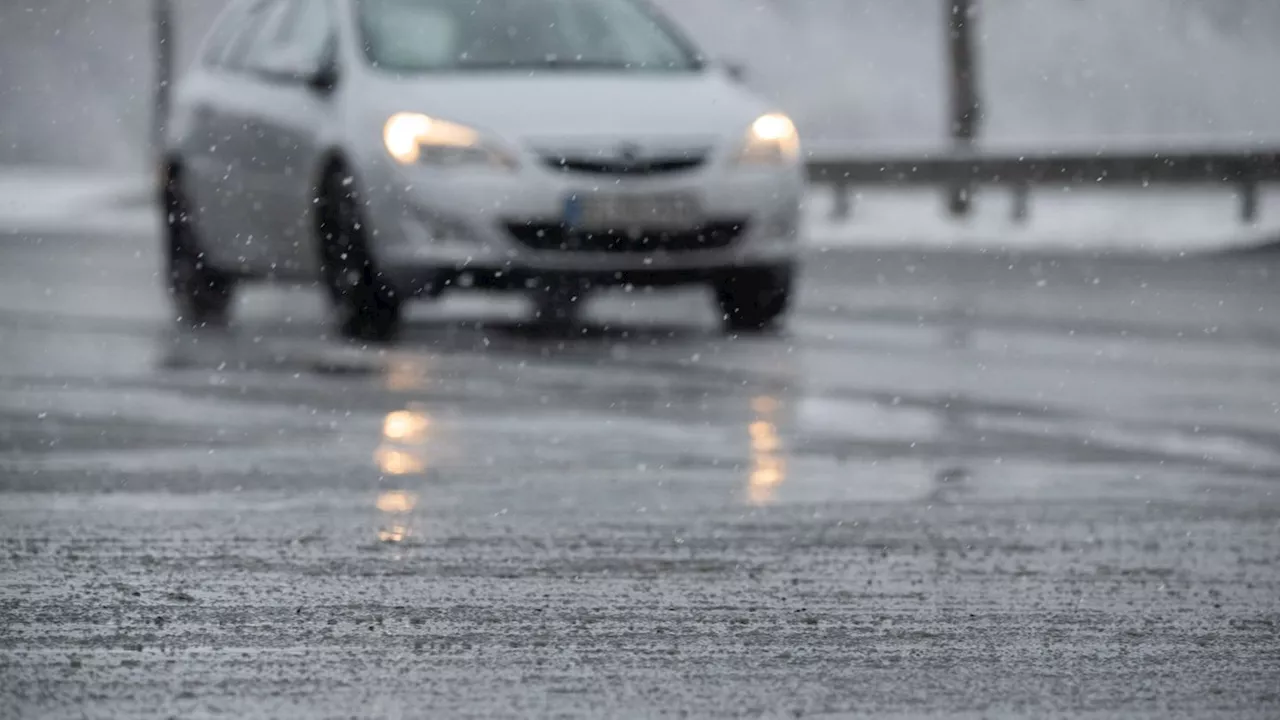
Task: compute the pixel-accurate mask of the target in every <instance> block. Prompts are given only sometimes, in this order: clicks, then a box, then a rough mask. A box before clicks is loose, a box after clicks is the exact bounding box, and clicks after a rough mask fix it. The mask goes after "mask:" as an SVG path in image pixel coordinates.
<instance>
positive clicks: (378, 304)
mask: <svg viewBox="0 0 1280 720" xmlns="http://www.w3.org/2000/svg"><path fill="white" fill-rule="evenodd" d="M361 208H362V204H361V200H360V195H359V191H358V190H357V188H356V186H355V183H354V181H353V179H352V178H351V176H350V175H349V174H348V173H346V172H345V171H343V170H341V169H335V170H334V171H332V172H330V173H329V174H328V175H327V176H326V178H325V181H324V185H323V188H322V190H321V197H320V208H319V210H320V212H319V218H320V227H319V233H320V245H321V265H322V268H323V272H324V281H325V285H326V287H327V288H328V290H329V296H330V299H331V300H332V301H333V305H334V310H335V312H336V314H337V320H338V325H339V328H340V329H341V332H342V334H343V335H345V336H346V337H348V338H351V339H355V340H364V341H370V342H385V341H387V340H390V339H392V338H393V337H394V336H395V334H396V332H397V331H398V330H399V327H400V316H401V310H402V302H401V299H400V297H399V295H397V294H396V292H395V290H394V289H393V288H391V287H390V286H389V285H388V284H387V282H386V281H385V279H384V278H383V277H382V274H381V272H379V270H378V266H377V262H376V259H375V258H374V255H373V252H372V250H371V249H370V247H369V243H368V241H367V233H366V232H365V226H364V222H363V219H362V218H363V212H362V209H361Z"/></svg>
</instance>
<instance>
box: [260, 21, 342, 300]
mask: <svg viewBox="0 0 1280 720" xmlns="http://www.w3.org/2000/svg"><path fill="white" fill-rule="evenodd" d="M286 4H287V7H286V10H285V12H284V14H283V15H282V16H281V17H282V20H281V22H280V23H279V24H278V25H277V26H276V27H274V28H273V29H272V31H270V32H266V33H264V34H262V35H261V36H259V37H258V39H257V41H256V42H255V45H254V47H253V48H252V49H251V50H250V53H249V55H248V57H247V59H246V69H247V70H248V72H249V74H250V75H252V76H253V80H252V82H251V89H250V92H251V93H252V95H253V101H252V105H253V107H254V109H255V113H254V116H253V118H252V119H251V132H250V135H249V138H250V139H251V140H252V142H253V161H252V162H251V163H250V164H249V165H248V166H247V171H248V177H247V179H246V185H247V187H248V188H249V189H250V190H251V192H252V194H253V197H254V207H253V211H254V214H255V218H256V220H257V221H258V223H259V224H260V227H261V231H262V232H261V238H260V239H261V243H262V248H261V249H262V252H263V259H264V260H266V261H267V264H268V271H269V272H270V273H272V274H276V275H281V276H297V277H301V276H306V275H307V274H308V273H309V272H311V271H312V270H313V269H314V268H315V267H316V264H317V263H316V256H315V243H314V242H313V239H314V233H313V230H314V224H313V217H312V213H313V208H314V203H313V200H314V198H315V180H316V178H315V177H314V175H315V172H316V168H317V167H318V165H319V163H320V155H321V153H323V152H324V151H325V150H326V145H325V143H324V139H325V138H324V134H323V133H324V130H325V127H326V124H327V122H328V121H329V119H330V117H331V115H332V109H331V106H330V92H329V91H330V90H331V88H328V87H325V86H324V85H323V83H318V82H317V80H318V79H319V78H321V77H325V76H327V77H331V76H332V74H333V73H334V72H335V70H334V65H335V63H336V62H337V58H336V45H335V42H336V36H335V27H334V16H333V8H332V4H331V2H330V0H286Z"/></svg>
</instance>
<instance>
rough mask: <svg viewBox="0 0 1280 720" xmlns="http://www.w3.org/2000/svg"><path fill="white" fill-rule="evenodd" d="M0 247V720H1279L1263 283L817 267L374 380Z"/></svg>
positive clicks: (1208, 271)
mask: <svg viewBox="0 0 1280 720" xmlns="http://www.w3.org/2000/svg"><path fill="white" fill-rule="evenodd" d="M157 265H158V260H157V258H156V255H155V252H154V250H153V249H152V243H151V242H150V241H149V240H146V239H136V238H119V237H82V236H76V237H56V236H49V237H43V238H36V237H30V236H23V237H14V236H5V237H3V238H2V239H0V543H3V545H2V554H0V716H2V717H40V716H49V717H80V716H82V714H83V715H84V716H97V717H112V716H120V717H124V716H157V717H206V716H226V717H243V718H248V717H298V718H304V717H305V718H315V717H443V716H530V715H532V716H543V715H568V716H588V717H602V716H618V715H622V716H634V715H653V714H673V715H678V714H682V713H687V714H688V715H690V716H695V717H698V716H716V715H753V716H797V715H804V716H810V715H864V714H865V715H876V716H902V717H914V716H960V717H998V716H1027V717H1043V716H1048V715H1065V716H1071V717H1153V718H1154V717H1159V718H1165V717H1208V716H1213V715H1218V714H1226V715H1233V716H1251V717H1260V718H1261V717H1277V716H1280V284H1278V280H1277V274H1278V273H1280V261H1276V260H1275V259H1268V258H1264V257H1256V258H1240V259H1232V260H1228V259H1216V260H1203V259H1201V260H1181V261H1172V262H1164V261H1155V260H1141V259H1114V260H1085V259H1071V260H1065V259H1064V260H1056V261H1055V260H1052V259H1048V258H994V257H961V256H946V255H935V256H928V257H918V256H912V255H910V254H906V253H902V254H882V255H870V254H863V255H859V254H837V253H827V254H820V255H815V256H813V257H812V258H811V260H810V262H809V264H808V268H807V271H806V278H805V283H804V285H803V294H802V297H801V298H800V302H799V308H798V311H797V313H796V314H795V316H794V318H793V320H792V322H791V323H790V325H789V327H788V328H787V329H786V330H785V331H784V332H782V333H779V334H776V335H768V336H761V337H741V338H727V337H723V336H721V335H720V334H718V333H717V332H716V329H715V324H714V322H713V317H712V313H711V311H710V309H709V301H708V300H707V299H706V298H705V297H703V296H701V295H699V294H697V293H687V294H683V295H675V296H671V295H655V296H652V297H647V296H645V297H642V296H639V294H636V295H630V296H628V295H622V294H617V295H612V296H609V297H604V298H601V299H599V301H598V302H596V303H595V304H594V305H593V306H592V309H591V311H590V313H589V317H588V319H587V323H586V325H585V326H584V327H583V328H582V329H581V330H579V331H575V332H573V333H569V334H548V333H540V332H537V331H534V330H530V329H527V328H523V327H521V326H520V320H521V319H522V318H523V312H524V308H523V306H522V305H521V303H520V302H519V301H517V300H510V299H501V300H493V299H489V298H484V297H471V298H459V299H455V300H450V301H448V302H446V303H445V304H444V305H442V306H437V307H432V306H423V307H421V308H420V309H418V310H416V311H415V318H414V322H413V324H412V326H411V328H410V329H409V331H408V333H407V335H406V337H405V338H404V339H403V340H402V341H401V342H400V343H399V344H398V345H397V346H395V347H394V348H391V349H388V350H385V351H377V350H370V349H361V348H355V347H348V346H344V345H343V344H341V343H339V342H336V341H334V340H332V339H329V338H326V337H325V334H326V325H325V322H324V314H323V308H322V306H321V304H320V301H319V298H318V294H317V293H308V292H297V291H284V290H259V291H254V292H252V293H249V294H248V295H247V296H246V297H244V298H243V302H242V303H241V306H240V308H239V318H240V320H239V322H238V324H237V326H236V327H234V328H233V329H231V330H230V331H229V332H225V333H218V332H204V333H194V334H193V333H184V332H181V331H178V330H176V329H174V328H172V327H170V325H169V324H168V323H167V322H166V317H167V311H166V307H165V304H164V298H163V297H162V295H161V293H160V291H159V282H158V281H157V279H156V278H155V275H154V272H155V268H156V266H157Z"/></svg>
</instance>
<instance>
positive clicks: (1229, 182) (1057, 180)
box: [808, 149, 1280, 223]
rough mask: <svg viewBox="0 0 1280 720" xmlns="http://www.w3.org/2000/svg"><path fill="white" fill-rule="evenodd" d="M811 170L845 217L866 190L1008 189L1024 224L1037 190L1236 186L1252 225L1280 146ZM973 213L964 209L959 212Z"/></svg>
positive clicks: (862, 157) (884, 160) (832, 162)
mask: <svg viewBox="0 0 1280 720" xmlns="http://www.w3.org/2000/svg"><path fill="white" fill-rule="evenodd" d="M808 171H809V180H810V182H812V183H814V184H817V185H828V186H831V187H832V191H833V192H834V193H835V197H834V200H835V202H834V205H833V208H834V209H833V215H834V216H835V217H836V218H837V219H840V218H847V217H848V216H849V215H850V214H851V213H852V209H853V198H852V191H853V189H854V188H856V187H858V186H864V187H865V186H876V187H885V186H890V187H895V186H896V187H912V186H917V187H918V186H937V187H939V188H940V189H943V188H955V187H961V186H962V187H973V186H976V185H996V186H1004V187H1008V188H1010V189H1011V190H1012V192H1013V198H1014V202H1013V219H1014V221H1015V222H1023V221H1025V220H1026V218H1027V215H1028V213H1029V205H1030V196H1031V189H1032V188H1033V187H1035V186H1037V185H1041V186H1043V185H1050V186H1064V187H1065V186H1084V185H1087V186H1089V187H1093V188H1098V187H1102V188H1112V187H1124V186H1127V187H1132V186H1135V185H1136V186H1140V187H1146V186H1149V185H1157V184H1168V185H1225V186H1229V187H1233V188H1234V189H1235V191H1236V193H1237V195H1238V197H1239V200H1240V219H1241V221H1242V222H1246V223H1252V222H1254V221H1255V220H1256V219H1257V217H1258V194H1259V186H1260V185H1261V184H1262V183H1266V182H1280V149H1266V150H1234V151H1233V150H1127V151H1119V152H1113V151H1104V152H1094V153H1088V152H1035V153H1020V152H1008V151H1004V152H999V151H998V152H980V153H972V154H968V153H948V152H945V151H944V152H940V153H937V154H932V155H931V154H914V155H907V154H903V155H892V154H886V155H883V156H877V155H871V154H856V155H848V156H838V155H830V156H824V155H818V156H815V157H811V158H810V159H809V160H808ZM966 211H967V208H962V209H961V211H960V212H959V213H958V214H959V215H964V214H965V213H966Z"/></svg>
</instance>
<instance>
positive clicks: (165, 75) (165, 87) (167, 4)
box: [151, 0, 173, 156]
mask: <svg viewBox="0 0 1280 720" xmlns="http://www.w3.org/2000/svg"><path fill="white" fill-rule="evenodd" d="M151 28H152V32H153V34H154V41H155V63H156V64H155V73H156V75H155V88H154V92H155V95H154V98H153V103H154V104H153V107H152V116H151V147H152V151H153V152H154V153H155V154H156V155H157V156H158V155H159V154H160V152H161V151H162V150H163V148H164V135H165V127H166V125H167V123H168V122H169V97H170V93H171V91H172V87H173V6H172V0H151Z"/></svg>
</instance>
